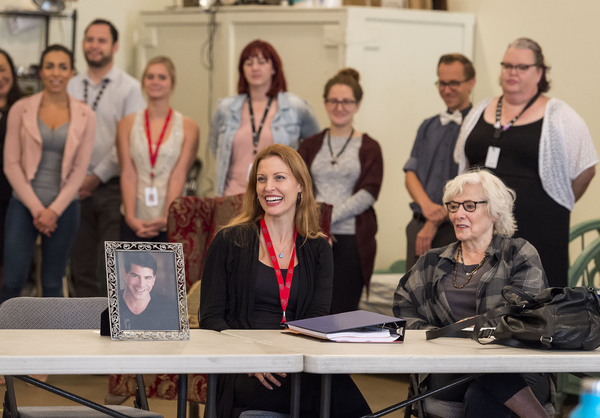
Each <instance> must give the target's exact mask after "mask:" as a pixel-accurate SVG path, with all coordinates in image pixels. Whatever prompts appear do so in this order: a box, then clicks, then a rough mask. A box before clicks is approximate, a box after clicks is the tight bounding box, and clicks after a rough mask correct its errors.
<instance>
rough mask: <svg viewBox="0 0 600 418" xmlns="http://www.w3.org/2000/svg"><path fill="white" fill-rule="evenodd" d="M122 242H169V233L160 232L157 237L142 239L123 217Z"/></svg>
mask: <svg viewBox="0 0 600 418" xmlns="http://www.w3.org/2000/svg"><path fill="white" fill-rule="evenodd" d="M121 241H129V242H169V240H168V239H167V232H166V231H162V232H159V233H158V235H157V236H155V237H153V238H142V237H140V236H138V235H137V234H136V233H135V231H134V230H133V229H131V228H130V227H129V225H127V222H125V218H124V217H122V216H121Z"/></svg>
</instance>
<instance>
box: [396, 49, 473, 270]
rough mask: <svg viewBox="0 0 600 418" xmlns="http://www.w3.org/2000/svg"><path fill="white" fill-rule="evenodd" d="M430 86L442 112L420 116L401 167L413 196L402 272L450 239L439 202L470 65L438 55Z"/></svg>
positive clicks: (450, 172) (466, 101)
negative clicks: (422, 118)
mask: <svg viewBox="0 0 600 418" xmlns="http://www.w3.org/2000/svg"><path fill="white" fill-rule="evenodd" d="M437 74H438V81H436V83H435V84H436V86H437V88H438V91H439V93H440V96H441V98H442V100H443V101H444V103H445V104H446V107H447V110H446V111H445V112H443V113H441V114H439V115H436V116H434V117H432V118H429V119H426V120H425V121H424V122H423V123H422V124H421V126H420V127H419V130H418V132H417V138H416V139H415V143H414V145H413V149H412V152H411V154H410V158H409V159H408V161H407V162H406V165H405V166H404V172H405V173H406V177H405V185H406V188H407V189H408V193H409V194H410V196H411V197H412V199H413V202H412V203H411V204H410V206H411V209H412V210H413V219H412V220H411V221H410V223H409V224H408V226H407V227H406V238H407V242H406V245H407V248H406V270H407V271H408V269H410V268H411V267H412V266H413V264H414V263H415V262H416V261H417V259H418V258H419V257H420V256H421V255H422V254H424V253H425V252H426V251H427V250H429V249H430V248H436V247H442V246H444V245H447V244H450V243H451V242H454V241H456V237H455V235H454V229H453V227H452V225H451V224H450V222H449V220H448V213H447V211H446V209H445V208H444V206H443V204H442V195H443V189H444V185H445V184H446V182H447V181H448V180H450V179H452V178H454V176H456V174H457V172H458V165H457V164H456V163H455V162H454V160H453V157H452V153H453V151H454V145H455V144H456V139H457V138H458V133H459V131H460V125H461V123H462V120H463V118H464V117H465V116H466V115H467V113H468V112H469V110H471V101H470V98H469V97H470V95H471V90H473V87H474V86H475V69H474V68H473V63H472V62H471V61H469V59H468V58H467V57H465V56H464V55H462V54H447V55H442V56H441V57H440V60H439V62H438V69H437Z"/></svg>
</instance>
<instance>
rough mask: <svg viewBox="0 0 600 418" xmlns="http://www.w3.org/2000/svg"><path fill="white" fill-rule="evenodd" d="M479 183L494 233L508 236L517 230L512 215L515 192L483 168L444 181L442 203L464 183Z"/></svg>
mask: <svg viewBox="0 0 600 418" xmlns="http://www.w3.org/2000/svg"><path fill="white" fill-rule="evenodd" d="M467 184H473V185H481V190H482V192H483V195H484V200H486V201H487V205H486V208H487V211H488V215H489V216H490V217H491V218H492V219H496V221H495V222H494V234H495V235H500V236H502V237H507V238H510V237H512V236H513V235H514V233H515V231H516V230H517V222H516V221H515V217H514V215H513V209H514V206H515V198H516V193H515V191H514V190H512V189H509V188H508V187H506V185H505V184H504V183H503V182H502V180H500V179H499V178H498V177H496V176H495V175H493V174H492V173H491V172H489V171H488V170H485V169H481V168H477V169H474V170H471V171H469V172H467V173H464V174H460V175H458V176H456V177H454V178H453V179H452V180H450V181H448V182H447V183H446V186H445V187H444V203H447V202H450V201H451V200H453V199H454V198H455V197H456V196H458V195H459V194H461V193H462V192H463V189H464V187H465V185H467Z"/></svg>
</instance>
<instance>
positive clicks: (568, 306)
mask: <svg viewBox="0 0 600 418" xmlns="http://www.w3.org/2000/svg"><path fill="white" fill-rule="evenodd" d="M502 296H503V297H504V299H505V300H506V302H507V303H506V304H505V305H502V306H500V307H498V308H494V309H491V310H489V311H487V312H486V313H484V314H481V315H477V316H474V317H471V318H466V319H464V320H461V321H458V322H457V323H455V324H452V325H448V326H446V327H443V328H438V329H436V330H432V331H427V333H426V338H427V339H428V340H430V339H434V338H438V337H466V338H471V339H473V340H475V341H478V342H479V343H481V344H488V343H499V344H505V345H509V346H512V347H526V348H544V349H565V350H594V349H596V348H598V347H599V346H600V301H599V299H598V295H597V294H596V292H595V291H594V289H591V288H586V287H565V288H561V287H550V288H548V289H545V290H543V291H542V292H541V293H540V294H539V295H537V296H535V297H533V296H531V295H529V294H527V293H526V292H524V291H523V290H521V289H520V288H518V287H515V286H506V287H505V288H504V289H502ZM493 320H497V324H496V327H495V328H484V327H485V326H486V325H488V326H489V325H490V323H491V321H493ZM492 324H493V323H492ZM471 326H472V327H473V330H472V331H463V329H464V328H467V327H471Z"/></svg>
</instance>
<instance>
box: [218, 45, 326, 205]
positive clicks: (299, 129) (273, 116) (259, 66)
mask: <svg viewBox="0 0 600 418" xmlns="http://www.w3.org/2000/svg"><path fill="white" fill-rule="evenodd" d="M238 73H239V80H238V94H237V95H235V96H230V97H227V98H225V99H222V100H221V101H220V102H219V104H218V107H217V111H216V112H215V115H214V118H213V121H212V124H211V126H210V138H209V145H210V149H211V151H212V153H213V155H214V156H215V159H216V170H217V171H216V180H215V182H216V184H215V192H216V194H217V196H231V195H235V194H240V193H244V191H245V190H246V184H248V174H249V171H250V167H251V165H252V162H253V161H254V158H255V157H256V155H257V154H258V153H259V152H260V151H261V150H263V149H265V148H266V147H268V146H269V145H271V144H284V145H289V146H290V147H292V148H294V149H298V145H299V144H300V140H301V139H302V138H306V137H307V136H310V135H313V134H315V133H317V132H318V131H319V123H318V122H317V119H316V118H315V115H314V114H313V112H312V109H311V107H310V106H309V105H308V103H306V102H305V101H304V100H302V99H300V98H299V97H298V96H296V95H294V94H292V93H289V92H287V83H286V81H285V75H284V74H283V65H282V63H281V58H279V55H278V54H277V51H275V48H273V46H272V45H271V44H269V43H267V42H265V41H261V40H255V41H252V42H250V43H249V44H248V45H246V47H245V48H244V49H243V50H242V53H241V54H240V60H239V64H238Z"/></svg>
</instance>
